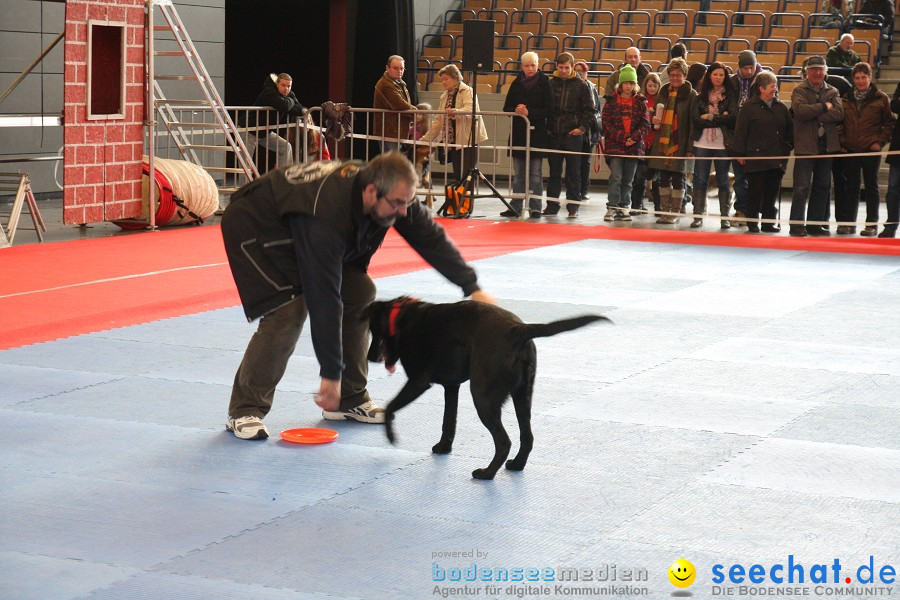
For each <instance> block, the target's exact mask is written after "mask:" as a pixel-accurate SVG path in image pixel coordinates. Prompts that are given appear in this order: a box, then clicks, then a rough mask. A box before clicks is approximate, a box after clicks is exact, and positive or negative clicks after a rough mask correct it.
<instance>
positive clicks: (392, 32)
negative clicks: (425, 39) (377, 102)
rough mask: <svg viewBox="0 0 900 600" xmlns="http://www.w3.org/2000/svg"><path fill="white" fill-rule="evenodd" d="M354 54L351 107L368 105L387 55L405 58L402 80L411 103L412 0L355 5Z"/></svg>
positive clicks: (413, 66) (414, 98)
mask: <svg viewBox="0 0 900 600" xmlns="http://www.w3.org/2000/svg"><path fill="white" fill-rule="evenodd" d="M356 10H357V14H356V17H357V18H356V24H357V27H356V40H355V42H356V56H355V57H354V61H353V62H354V64H353V95H352V96H351V102H352V103H353V106H358V107H371V106H372V103H373V99H374V94H375V83H376V82H377V81H378V79H379V78H380V77H381V76H382V75H384V67H385V65H386V64H387V59H388V57H389V56H392V55H394V54H398V55H400V56H402V57H403V58H404V59H405V60H406V73H405V74H404V75H403V79H404V81H406V85H407V87H408V88H409V95H410V96H411V97H412V102H413V104H416V103H417V102H418V98H417V94H416V38H415V35H416V26H415V15H414V14H413V12H414V11H413V0H374V1H373V0H360V1H359V2H357V4H356Z"/></svg>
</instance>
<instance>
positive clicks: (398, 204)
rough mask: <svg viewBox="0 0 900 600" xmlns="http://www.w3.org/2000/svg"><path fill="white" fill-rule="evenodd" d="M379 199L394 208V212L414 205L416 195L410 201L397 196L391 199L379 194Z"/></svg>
mask: <svg viewBox="0 0 900 600" xmlns="http://www.w3.org/2000/svg"><path fill="white" fill-rule="evenodd" d="M378 199H379V200H384V201H385V203H386V204H387V205H388V206H390V207H391V210H393V211H394V212H399V211H401V210H403V209H404V208H409V207H410V206H412V204H413V202H415V201H416V197H415V196H413V197H412V199H411V200H409V201H406V200H403V199H402V198H395V199H394V200H391V199H390V198H388V197H387V196H378Z"/></svg>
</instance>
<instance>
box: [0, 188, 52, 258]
mask: <svg viewBox="0 0 900 600" xmlns="http://www.w3.org/2000/svg"><path fill="white" fill-rule="evenodd" d="M0 192H15V193H16V197H15V199H14V200H13V203H12V209H10V211H9V215H8V219H7V221H6V225H5V226H4V225H3V221H2V219H0V247H3V246H4V241H5V242H6V245H9V246H12V244H13V241H14V240H15V237H16V230H17V229H18V227H19V219H20V218H21V216H22V209H23V208H26V207H27V209H28V214H29V215H30V216H31V222H32V223H33V224H34V232H35V233H36V234H37V238H38V241H39V242H43V241H44V232H45V231H47V226H46V225H44V218H43V217H41V211H40V210H38V206H37V202H35V200H34V194H32V193H31V180H30V179H29V178H28V173H0ZM27 229H31V228H30V227H29V228H27ZM3 238H5V240H4V239H3Z"/></svg>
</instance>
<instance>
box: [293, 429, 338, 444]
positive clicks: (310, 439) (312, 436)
mask: <svg viewBox="0 0 900 600" xmlns="http://www.w3.org/2000/svg"><path fill="white" fill-rule="evenodd" d="M281 439H283V440H284V441H286V442H293V443H295V444H327V443H328V442H333V441H334V440H336V439H338V432H337V431H335V430H334V429H324V428H321V427H300V428H299V429H285V430H284V431H282V432H281Z"/></svg>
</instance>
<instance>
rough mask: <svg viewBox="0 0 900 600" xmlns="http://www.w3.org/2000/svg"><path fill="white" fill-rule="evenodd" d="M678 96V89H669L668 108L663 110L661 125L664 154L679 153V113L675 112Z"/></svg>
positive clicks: (661, 141) (660, 138) (660, 141)
mask: <svg viewBox="0 0 900 600" xmlns="http://www.w3.org/2000/svg"><path fill="white" fill-rule="evenodd" d="M677 98H678V90H675V89H669V98H668V100H667V102H666V110H665V111H664V112H663V118H662V123H661V124H660V127H659V132H658V133H657V135H658V136H659V149H660V151H661V152H662V154H663V155H664V156H675V155H676V154H678V115H676V114H675V100H676V99H677Z"/></svg>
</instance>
